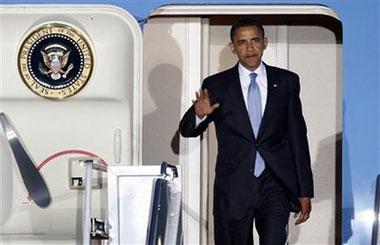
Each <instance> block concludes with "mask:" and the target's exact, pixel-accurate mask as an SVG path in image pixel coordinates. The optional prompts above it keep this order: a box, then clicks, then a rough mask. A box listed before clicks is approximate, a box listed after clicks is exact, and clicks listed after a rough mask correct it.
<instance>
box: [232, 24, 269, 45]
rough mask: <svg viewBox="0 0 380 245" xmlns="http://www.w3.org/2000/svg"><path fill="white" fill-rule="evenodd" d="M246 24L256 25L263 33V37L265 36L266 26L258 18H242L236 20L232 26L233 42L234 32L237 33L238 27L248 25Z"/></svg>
mask: <svg viewBox="0 0 380 245" xmlns="http://www.w3.org/2000/svg"><path fill="white" fill-rule="evenodd" d="M246 26H256V27H257V28H258V29H259V31H260V32H261V34H263V37H265V31H264V27H263V25H262V24H261V23H260V22H259V21H258V20H255V19H253V18H242V19H238V20H237V21H235V22H234V23H233V24H232V26H231V31H230V38H231V42H233V41H234V34H235V31H236V29H238V28H240V27H246Z"/></svg>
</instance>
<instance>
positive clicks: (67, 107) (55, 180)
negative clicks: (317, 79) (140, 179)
mask: <svg viewBox="0 0 380 245" xmlns="http://www.w3.org/2000/svg"><path fill="white" fill-rule="evenodd" d="M0 20H1V23H0V24H1V25H0V26H1V28H0V31H1V33H0V36H1V39H2V41H1V42H0V54H1V62H0V65H1V76H0V78H1V80H0V88H1V93H0V111H4V112H6V113H7V114H8V115H9V116H10V118H11V119H12V121H13V123H14V124H15V126H16V127H17V130H18V132H19V134H20V135H21V137H22V138H23V140H24V143H25V144H26V145H27V147H28V149H29V151H30V153H31V155H32V157H33V158H34V159H35V161H36V164H37V165H39V164H40V163H41V162H42V161H43V160H48V159H47V158H48V157H49V156H52V159H51V160H50V161H48V162H47V164H46V165H43V166H42V165H40V167H41V170H40V171H41V173H42V175H43V176H44V178H45V180H46V182H47V184H48V186H49V189H50V193H51V195H52V203H51V205H50V206H49V207H48V208H47V209H44V210H42V209H38V208H37V207H36V206H35V205H34V204H31V203H29V202H27V193H26V190H25V189H24V186H23V185H22V184H21V179H20V178H19V176H18V174H17V172H16V171H13V172H14V173H16V175H15V176H16V177H15V178H13V182H12V183H10V182H9V181H8V182H7V186H6V188H7V189H9V190H12V193H13V196H12V195H8V196H9V200H7V202H9V203H7V204H6V205H4V206H2V207H4V208H2V209H1V210H0V212H4V211H6V210H8V209H5V208H6V207H7V208H8V206H9V205H8V204H11V205H12V206H11V213H10V214H9V216H4V215H3V216H2V217H5V218H6V219H4V220H3V223H2V225H1V226H0V232H1V233H2V234H1V238H0V240H2V241H7V243H8V242H9V241H13V240H15V242H16V241H17V240H19V241H20V243H23V242H25V241H26V240H29V241H30V240H35V241H41V242H42V240H51V241H54V240H56V239H63V240H75V239H76V237H77V234H78V233H80V227H81V226H80V223H79V222H78V220H79V219H80V218H78V217H81V210H82V201H83V191H81V190H70V189H69V183H68V178H67V175H68V160H69V158H70V157H78V156H83V154H84V155H86V152H87V153H89V154H96V155H98V156H99V157H101V158H103V159H105V160H106V162H107V163H108V164H110V165H114V164H120V165H132V164H135V165H137V164H140V161H141V152H140V149H141V140H140V138H141V126H140V124H141V83H140V77H141V73H142V72H141V71H142V34H141V30H140V27H139V25H138V23H137V22H136V20H135V19H134V17H133V16H131V15H130V14H129V13H127V12H126V11H124V10H122V9H120V8H117V7H113V6H107V5H93V4H92V5H56V4H55V5H49V4H46V5H12V4H9V5H0ZM52 21H60V22H65V23H69V24H71V25H73V26H76V27H77V28H79V29H80V30H81V31H83V32H84V33H85V34H87V36H88V37H89V39H90V41H91V43H92V48H93V52H94V57H95V66H94V70H93V73H92V77H91V79H90V80H89V82H88V84H87V86H86V87H85V88H84V89H83V90H82V91H80V92H79V93H78V94H76V95H74V96H73V97H71V98H69V99H65V100H62V101H53V100H48V99H45V98H42V97H39V96H38V95H36V94H34V93H33V92H31V91H30V90H29V89H28V88H27V87H26V86H25V84H24V83H23V81H22V79H21V77H20V75H19V73H18V69H17V54H18V49H19V47H20V46H21V42H22V40H23V38H24V37H25V35H26V34H27V33H28V32H29V31H30V30H31V29H33V28H34V27H35V26H37V25H39V24H41V23H46V22H52ZM73 150H76V151H73ZM81 152H82V153H81ZM83 152H84V153H83ZM55 154H56V155H55ZM54 156H55V157H54ZM87 156H88V155H87ZM0 161H1V165H5V164H10V163H9V161H8V160H7V158H4V157H2V158H1V159H0ZM119 162H120V163H119ZM8 194H9V193H8ZM103 196H104V195H102V191H101V190H95V191H94V202H93V207H94V212H93V213H94V215H95V216H100V215H101V213H102V212H104V208H105V205H104V204H105V201H104V200H103ZM71 242H72V241H71ZM16 243H17V242H16ZM53 243H55V242H53Z"/></svg>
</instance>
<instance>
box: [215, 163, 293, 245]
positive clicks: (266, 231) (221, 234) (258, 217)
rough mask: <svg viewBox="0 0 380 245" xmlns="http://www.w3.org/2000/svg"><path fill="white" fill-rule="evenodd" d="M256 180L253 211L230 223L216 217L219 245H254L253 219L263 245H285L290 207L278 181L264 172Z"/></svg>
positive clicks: (216, 237) (251, 207) (269, 172)
mask: <svg viewBox="0 0 380 245" xmlns="http://www.w3.org/2000/svg"><path fill="white" fill-rule="evenodd" d="M252 178H253V179H254V186H253V198H252V201H251V204H250V208H249V210H248V212H247V214H246V215H245V217H243V218H242V219H240V220H227V219H223V218H221V217H217V216H214V239H215V244H216V245H252V244H253V233H252V229H253V220H254V221H255V226H256V230H257V232H258V234H259V239H260V245H284V244H285V242H286V236H287V234H286V225H287V224H288V220H289V214H290V206H289V201H288V199H287V197H286V194H285V192H284V190H283V188H282V187H281V185H280V183H279V181H278V180H277V179H276V177H275V176H274V175H273V174H272V173H271V171H270V170H267V169H266V170H265V171H264V172H263V173H262V174H261V175H260V176H259V178H256V177H254V176H252Z"/></svg>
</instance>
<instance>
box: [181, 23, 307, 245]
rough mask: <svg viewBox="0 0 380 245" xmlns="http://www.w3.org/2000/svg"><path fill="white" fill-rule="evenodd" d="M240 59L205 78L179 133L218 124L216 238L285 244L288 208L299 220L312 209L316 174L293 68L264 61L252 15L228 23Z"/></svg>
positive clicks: (192, 132) (236, 242)
mask: <svg viewBox="0 0 380 245" xmlns="http://www.w3.org/2000/svg"><path fill="white" fill-rule="evenodd" d="M230 35H231V43H230V48H231V50H232V52H233V53H234V54H235V55H236V56H237V57H238V59H239V63H238V64H237V65H236V66H234V67H232V68H231V69H229V70H226V71H223V72H221V73H218V74H215V75H212V76H210V77H208V78H206V79H205V80H204V81H203V84H202V88H201V89H200V90H199V91H198V92H197V93H196V100H195V101H193V106H192V107H191V108H190V109H189V110H188V111H187V112H186V113H185V115H184V116H183V118H182V120H181V122H180V132H181V134H182V135H183V136H184V137H196V136H198V135H200V134H201V133H202V132H203V131H204V130H206V128H207V126H208V124H209V123H210V122H214V123H215V128H216V136H217V141H218V155H217V163H216V169H215V171H216V175H215V183H214V226H215V234H214V235H215V243H216V244H217V245H220V244H231V245H232V244H234V245H243V244H253V235H252V227H253V219H254V220H255V225H256V229H257V231H258V234H259V239H260V244H265V245H266V244H276V245H280V244H281V245H282V244H284V243H285V242H286V225H287V223H288V219H289V214H290V212H291V211H293V212H298V218H297V220H296V224H300V223H302V222H305V221H306V220H307V219H308V218H309V215H310V211H311V201H310V199H311V198H312V197H313V178H312V173H311V168H310V154H309V147H308V142H307V136H306V125H305V121H304V118H303V115H302V109H301V101H300V99H299V92H300V84H299V77H298V75H297V74H295V73H293V72H290V71H287V70H283V69H280V68H276V67H272V66H269V65H266V64H264V63H263V62H262V60H261V57H262V55H263V52H264V50H265V48H266V46H267V38H266V37H265V33H264V29H263V26H262V25H261V24H260V23H259V22H257V21H256V20H254V19H250V18H245V19H241V20H238V21H237V22H235V23H234V24H233V25H232V27H231V33H230Z"/></svg>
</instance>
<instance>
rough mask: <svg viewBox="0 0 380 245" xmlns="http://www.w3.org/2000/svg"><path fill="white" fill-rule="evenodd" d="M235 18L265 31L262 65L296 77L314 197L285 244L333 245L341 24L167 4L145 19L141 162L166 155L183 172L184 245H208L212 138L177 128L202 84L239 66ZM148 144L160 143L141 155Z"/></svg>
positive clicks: (291, 12)
mask: <svg viewBox="0 0 380 245" xmlns="http://www.w3.org/2000/svg"><path fill="white" fill-rule="evenodd" d="M243 16H253V17H255V18H257V19H259V20H260V21H261V22H262V23H263V24H264V27H265V29H266V33H267V36H268V38H269V45H268V48H267V50H266V51H265V54H264V57H263V60H264V61H265V62H266V63H268V64H270V65H274V66H279V67H283V68H286V69H290V70H293V71H295V72H297V73H298V74H299V75H300V78H301V100H302V102H303V111H304V116H305V120H306V123H307V126H308V137H309V144H310V150H311V160H312V169H313V173H314V179H315V198H314V199H313V213H312V218H311V219H310V220H309V221H308V222H307V223H306V224H304V225H302V226H297V227H295V226H294V225H293V223H294V222H293V220H292V219H290V225H289V226H290V236H289V243H290V244H316V243H318V244H333V243H340V207H341V160H342V159H341V156H342V153H341V144H342V110H343V108H342V106H343V105H342V25H341V22H340V21H339V18H338V16H337V15H336V14H335V13H334V12H333V11H331V10H330V9H328V8H327V7H324V6H319V5H318V6H315V5H291V6H287V5H277V6H276V5H244V6H243V7H242V5H181V6H175V5H172V6H170V5H169V6H165V7H162V8H159V9H157V10H155V11H154V12H152V14H151V17H150V18H149V19H148V21H147V23H146V24H145V26H144V78H143V103H144V104H143V121H144V126H143V145H144V146H145V147H144V149H143V162H144V163H147V164H149V163H150V162H151V161H153V160H154V159H157V158H156V156H161V155H165V156H166V159H165V160H169V161H174V162H177V161H178V162H179V164H181V165H182V169H183V192H184V197H183V201H184V204H183V207H184V216H183V218H184V230H185V243H188V244H190V243H201V244H213V224H212V220H213V219H212V200H213V199H212V186H213V181H214V169H215V166H214V164H215V158H216V153H217V152H216V151H217V150H216V145H217V144H216V139H215V130H214V128H213V127H212V126H211V127H210V128H209V130H208V131H207V133H205V134H204V135H203V138H202V139H199V138H197V139H183V138H178V137H179V136H178V132H177V131H176V129H177V127H178V123H179V120H180V118H181V115H182V114H183V113H184V112H185V111H186V110H187V108H188V107H189V106H190V105H191V99H192V98H193V97H194V92H195V91H196V90H198V89H199V87H200V85H201V81H202V79H203V78H205V77H207V76H208V75H211V74H214V73H217V72H219V71H222V70H224V69H227V68H229V67H231V66H233V65H234V64H235V63H236V62H237V60H236V58H235V57H234V56H233V55H232V54H231V52H230V51H229V47H228V42H229V27H230V25H231V24H232V22H233V21H234V20H236V19H237V18H240V17H243ZM158 37H159V38H158ZM152 54H154V55H152ZM154 98H161V99H160V100H159V101H156V100H155V99H154ZM158 112H160V113H158ZM151 115H156V116H155V117H151ZM147 119H149V120H147ZM160 122H165V123H160ZM159 125H164V128H161V127H160V126H159ZM168 132H169V134H168ZM151 139H154V142H161V143H162V144H152V147H149V146H148V145H147V143H148V142H149V141H150V140H151ZM153 146H157V147H153ZM168 158H169V159H168ZM316 230H318V232H317V233H316V232H315V231H316Z"/></svg>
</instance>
